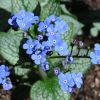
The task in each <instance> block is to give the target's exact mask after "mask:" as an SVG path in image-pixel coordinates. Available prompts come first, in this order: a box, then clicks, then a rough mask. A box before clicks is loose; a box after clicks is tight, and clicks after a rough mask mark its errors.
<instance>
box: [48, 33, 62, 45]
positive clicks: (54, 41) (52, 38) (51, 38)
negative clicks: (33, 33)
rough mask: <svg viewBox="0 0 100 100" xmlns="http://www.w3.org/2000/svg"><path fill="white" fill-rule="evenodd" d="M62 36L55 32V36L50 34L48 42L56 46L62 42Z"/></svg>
mask: <svg viewBox="0 0 100 100" xmlns="http://www.w3.org/2000/svg"><path fill="white" fill-rule="evenodd" d="M61 40H62V39H61V37H60V35H59V34H54V35H53V36H49V37H48V42H49V43H50V44H51V45H53V46H55V45H56V44H58V43H59V42H61Z"/></svg>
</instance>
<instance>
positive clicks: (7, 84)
mask: <svg viewBox="0 0 100 100" xmlns="http://www.w3.org/2000/svg"><path fill="white" fill-rule="evenodd" d="M2 86H3V89H4V90H10V89H12V87H13V86H12V83H11V81H8V80H7V79H4V80H3V81H2Z"/></svg>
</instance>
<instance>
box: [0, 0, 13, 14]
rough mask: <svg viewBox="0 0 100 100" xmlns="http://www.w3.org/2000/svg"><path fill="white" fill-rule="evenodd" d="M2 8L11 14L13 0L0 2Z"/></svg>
mask: <svg viewBox="0 0 100 100" xmlns="http://www.w3.org/2000/svg"><path fill="white" fill-rule="evenodd" d="M0 8H2V9H4V10H6V11H9V12H11V0H0Z"/></svg>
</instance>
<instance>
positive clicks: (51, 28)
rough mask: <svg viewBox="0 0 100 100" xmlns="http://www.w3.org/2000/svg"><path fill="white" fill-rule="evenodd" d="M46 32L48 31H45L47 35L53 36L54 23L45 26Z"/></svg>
mask: <svg viewBox="0 0 100 100" xmlns="http://www.w3.org/2000/svg"><path fill="white" fill-rule="evenodd" d="M47 32H48V33H46V35H47V36H53V35H55V34H56V30H55V27H54V25H52V24H51V25H50V26H49V27H48V28H47Z"/></svg>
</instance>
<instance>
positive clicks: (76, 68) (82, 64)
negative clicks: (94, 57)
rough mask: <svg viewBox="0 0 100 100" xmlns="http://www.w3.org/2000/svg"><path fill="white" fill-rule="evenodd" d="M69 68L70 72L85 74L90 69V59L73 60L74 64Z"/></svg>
mask: <svg viewBox="0 0 100 100" xmlns="http://www.w3.org/2000/svg"><path fill="white" fill-rule="evenodd" d="M68 67H69V68H71V72H82V73H86V72H87V71H88V69H89V68H90V67H91V61H90V58H74V62H73V63H71V64H69V65H68Z"/></svg>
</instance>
